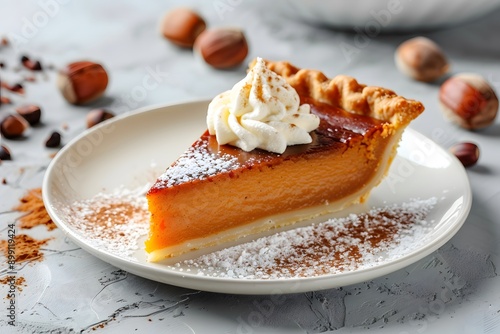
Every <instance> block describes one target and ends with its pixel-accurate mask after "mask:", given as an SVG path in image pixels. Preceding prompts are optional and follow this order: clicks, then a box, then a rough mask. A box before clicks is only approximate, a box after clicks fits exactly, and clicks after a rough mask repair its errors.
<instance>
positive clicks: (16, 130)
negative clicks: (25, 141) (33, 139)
mask: <svg viewBox="0 0 500 334" xmlns="http://www.w3.org/2000/svg"><path fill="white" fill-rule="evenodd" d="M28 128H29V124H28V122H26V120H25V119H24V118H22V117H21V116H17V115H8V116H7V117H5V118H4V119H3V120H2V123H0V132H1V133H2V135H3V136H4V137H5V138H7V139H12V138H17V137H21V136H22V135H23V133H24V132H25V131H26V129H28Z"/></svg>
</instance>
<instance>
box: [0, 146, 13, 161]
mask: <svg viewBox="0 0 500 334" xmlns="http://www.w3.org/2000/svg"><path fill="white" fill-rule="evenodd" d="M2 160H12V156H11V155H10V150H9V149H8V148H7V146H4V145H1V146H0V161H2Z"/></svg>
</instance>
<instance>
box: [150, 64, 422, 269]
mask: <svg viewBox="0 0 500 334" xmlns="http://www.w3.org/2000/svg"><path fill="white" fill-rule="evenodd" d="M267 65H268V67H269V68H270V69H271V70H272V71H274V72H276V73H278V74H280V75H281V76H283V77H284V78H285V79H286V81H287V82H288V83H290V85H291V86H292V87H293V88H294V89H295V90H296V91H297V93H298V94H299V97H300V103H301V104H308V105H310V107H311V113H312V114H314V115H317V116H318V117H319V120H320V121H319V126H318V127H317V129H315V130H314V131H312V132H311V133H310V135H311V138H312V142H311V143H308V144H299V145H292V146H288V147H287V148H286V150H285V151H284V152H283V153H281V154H278V153H271V152H267V151H264V150H261V149H253V150H251V151H248V152H247V151H244V150H242V149H240V148H238V147H234V146H231V145H220V144H219V143H218V142H217V139H216V136H214V135H211V134H210V133H209V132H208V131H207V132H205V133H204V134H202V136H201V137H200V138H199V139H198V140H196V141H195V142H194V143H193V145H192V146H191V147H190V148H189V149H188V150H187V151H186V152H185V153H184V154H183V155H182V156H181V157H180V158H179V159H178V160H177V161H175V162H174V163H173V164H172V165H171V166H170V167H169V168H168V169H167V170H166V171H165V173H164V174H163V175H161V176H160V177H159V178H158V180H157V181H156V183H155V184H154V185H153V187H152V188H151V189H150V190H149V192H148V194H147V199H148V203H149V210H150V213H151V225H150V233H149V238H148V240H147V241H146V251H147V252H148V253H149V255H148V260H149V261H159V260H161V259H164V258H166V257H171V256H176V255H179V254H182V253H185V252H188V251H190V250H194V249H199V248H203V247H208V246H212V245H216V244H220V243H223V242H226V241H232V240H235V239H238V238H240V237H242V236H246V235H250V234H253V233H257V232H262V231H266V230H270V229H273V228H277V227H281V226H285V225H290V224H293V223H295V222H297V221H300V220H304V219H309V218H312V217H314V216H317V215H321V214H325V213H328V212H334V211H338V210H341V209H343V208H345V207H347V206H349V205H351V204H354V203H359V202H363V201H364V200H366V198H367V197H368V195H369V193H370V191H371V190H372V189H373V188H374V187H375V186H376V185H377V184H379V183H380V181H381V180H382V179H383V177H384V175H385V174H386V173H387V171H388V169H389V166H390V163H391V162H392V159H393V158H394V156H395V154H396V149H397V144H398V142H399V140H400V138H401V135H402V132H403V131H404V128H405V127H406V125H407V124H408V123H409V122H410V121H411V120H412V119H414V118H415V117H417V116H418V114H420V113H421V112H422V111H423V107H422V105H421V104H420V103H418V102H416V101H412V100H406V99H404V98H401V97H399V96H397V95H395V94H394V93H393V92H392V91H389V90H385V89H381V88H377V87H366V86H364V85H360V84H358V83H357V82H356V81H355V80H354V79H352V78H348V77H343V76H341V77H337V78H336V79H332V80H330V79H327V78H326V77H325V76H324V75H323V74H322V73H320V72H316V71H310V70H300V69H297V68H295V67H293V66H292V65H290V64H288V63H285V62H276V63H272V62H268V64H267ZM335 80H337V81H335ZM353 107H354V108H353Z"/></svg>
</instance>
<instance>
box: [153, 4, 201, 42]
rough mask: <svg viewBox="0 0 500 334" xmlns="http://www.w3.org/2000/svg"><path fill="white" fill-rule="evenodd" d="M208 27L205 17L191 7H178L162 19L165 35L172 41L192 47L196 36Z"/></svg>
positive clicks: (162, 30) (162, 28)
mask: <svg viewBox="0 0 500 334" xmlns="http://www.w3.org/2000/svg"><path fill="white" fill-rule="evenodd" d="M206 27H207V25H206V23H205V21H204V20H203V18H202V17H201V16H200V15H198V14H197V13H196V12H194V11H193V10H191V9H189V8H182V7H181V8H176V9H173V10H171V11H170V12H168V13H167V14H166V15H165V16H164V17H163V20H162V21H161V26H160V29H161V32H162V34H163V36H164V37H165V38H166V39H168V40H169V41H171V42H172V43H174V44H176V45H178V46H181V47H185V48H192V47H193V44H194V41H195V40H196V38H197V37H198V36H199V35H200V34H201V33H202V32H203V31H204V30H205V28H206Z"/></svg>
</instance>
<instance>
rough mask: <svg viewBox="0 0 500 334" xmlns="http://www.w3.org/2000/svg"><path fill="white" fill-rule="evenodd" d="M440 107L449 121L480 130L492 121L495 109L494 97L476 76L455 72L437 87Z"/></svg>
mask: <svg viewBox="0 0 500 334" xmlns="http://www.w3.org/2000/svg"><path fill="white" fill-rule="evenodd" d="M439 101H440V106H441V110H442V111H443V114H444V116H445V117H446V118H448V119H449V120H450V121H452V122H453V123H456V124H457V125H459V126H461V127H463V128H465V129H469V130H475V129H481V128H484V127H487V126H489V125H491V124H492V123H493V121H494V120H495V117H496V115H497V112H498V105H499V104H498V97H497V95H496V94H495V91H494V90H493V88H492V87H491V86H490V84H489V83H488V82H487V81H486V80H485V79H484V78H483V77H482V76H480V75H478V74H473V73H461V74H457V75H455V76H453V77H451V78H449V79H448V80H446V81H445V82H444V83H443V84H442V85H441V87H440V89H439Z"/></svg>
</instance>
